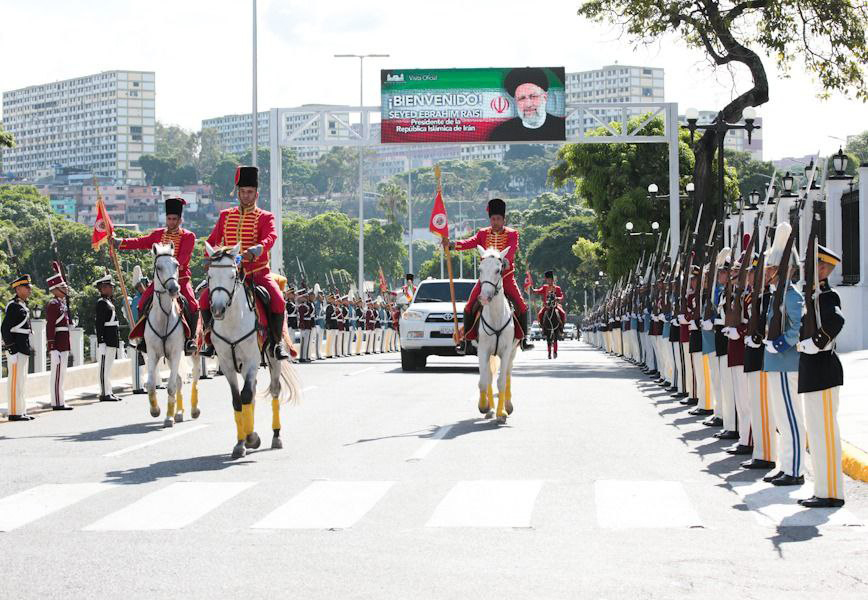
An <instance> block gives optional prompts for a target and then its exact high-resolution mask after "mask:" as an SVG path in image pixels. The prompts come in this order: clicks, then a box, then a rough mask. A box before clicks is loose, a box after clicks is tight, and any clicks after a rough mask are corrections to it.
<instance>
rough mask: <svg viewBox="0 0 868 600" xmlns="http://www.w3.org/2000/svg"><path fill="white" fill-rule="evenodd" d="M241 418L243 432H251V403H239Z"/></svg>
mask: <svg viewBox="0 0 868 600" xmlns="http://www.w3.org/2000/svg"><path fill="white" fill-rule="evenodd" d="M241 420H242V423H243V425H244V434H245V435H247V434H248V433H253V403H252V402H251V403H250V404H242V405H241Z"/></svg>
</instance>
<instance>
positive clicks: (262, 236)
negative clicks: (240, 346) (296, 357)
mask: <svg viewBox="0 0 868 600" xmlns="http://www.w3.org/2000/svg"><path fill="white" fill-rule="evenodd" d="M235 189H236V190H237V194H238V202H239V206H234V207H232V208H227V209H226V210H224V211H222V212H221V213H220V217H219V218H218V219H217V224H216V225H215V226H214V230H213V231H212V232H211V235H209V236H208V243H209V244H210V245H211V246H214V247H218V246H228V247H232V246H234V245H236V244H241V268H242V270H243V272H244V277H245V279H246V280H247V281H248V282H251V281H252V282H253V283H254V284H256V285H259V286H262V287H264V288H265V289H266V290H268V295H269V298H270V302H269V305H268V306H267V307H266V308H268V312H269V314H268V329H269V333H270V337H271V342H272V345H273V347H274V356H275V358H277V359H278V360H287V359H289V354H288V353H287V352H286V350H285V349H284V347H283V323H284V319H285V317H286V301H285V300H284V299H283V294H282V293H281V291H280V288H279V287H278V285H277V282H276V281H275V280H274V278H272V277H271V269H270V267H269V258H270V253H271V248H272V246H274V242H275V241H277V229H276V228H275V224H274V214H272V213H270V212H268V211H267V210H262V209H261V208H259V207H258V206H256V200H257V198H259V169H257V168H256V167H238V169H237V170H236V171H235ZM199 307H200V308H201V310H202V318H203V324H204V325H205V326H206V327H208V328H209V329H210V326H211V310H210V308H211V298H210V296H209V294H208V289H207V288H206V289H205V290H204V292H203V293H202V296H201V297H200V298H199ZM205 352H207V353H208V354H207V355H211V354H213V353H214V351H213V349H212V348H211V347H210V345H209V346H208V347H206V348H205V349H204V350H203V353H205Z"/></svg>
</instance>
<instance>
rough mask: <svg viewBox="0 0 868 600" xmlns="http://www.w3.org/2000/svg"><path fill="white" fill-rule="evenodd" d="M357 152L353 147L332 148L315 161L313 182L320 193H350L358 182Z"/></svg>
mask: <svg viewBox="0 0 868 600" xmlns="http://www.w3.org/2000/svg"><path fill="white" fill-rule="evenodd" d="M358 169H359V152H358V150H357V149H355V148H349V147H343V146H338V147H335V148H332V149H331V150H329V151H328V152H326V153H325V154H323V155H322V156H320V157H319V159H317V161H316V172H315V173H314V175H313V184H314V186H316V190H317V191H318V192H319V193H320V194H329V195H331V194H333V193H336V192H342V193H345V194H349V193H352V192H354V191H355V190H356V185H357V182H358V176H359V175H358Z"/></svg>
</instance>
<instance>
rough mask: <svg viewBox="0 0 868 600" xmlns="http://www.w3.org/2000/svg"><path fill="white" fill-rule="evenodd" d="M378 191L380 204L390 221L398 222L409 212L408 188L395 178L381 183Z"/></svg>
mask: <svg viewBox="0 0 868 600" xmlns="http://www.w3.org/2000/svg"><path fill="white" fill-rule="evenodd" d="M377 193H378V194H379V197H378V201H377V203H378V206H379V208H380V210H382V211H383V212H384V213H385V214H386V218H387V219H388V220H389V222H390V223H397V222H398V221H399V220H400V219H401V217H403V216H404V215H406V214H407V190H406V189H404V188H403V187H402V186H400V185H399V184H398V183H396V182H395V181H394V180H392V181H384V182H382V183H380V185H378V186H377Z"/></svg>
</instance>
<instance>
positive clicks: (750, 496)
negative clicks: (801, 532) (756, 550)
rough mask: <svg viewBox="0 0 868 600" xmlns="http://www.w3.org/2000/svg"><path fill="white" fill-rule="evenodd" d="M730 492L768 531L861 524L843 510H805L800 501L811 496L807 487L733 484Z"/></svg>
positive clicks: (757, 483)
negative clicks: (732, 492) (778, 528)
mask: <svg viewBox="0 0 868 600" xmlns="http://www.w3.org/2000/svg"><path fill="white" fill-rule="evenodd" d="M730 485H732V489H733V491H734V492H735V493H736V494H738V496H739V497H740V498H741V499H742V501H743V502H744V503H745V504H746V505H747V507H748V508H749V509H751V512H752V513H753V516H754V520H756V522H757V523H758V524H759V525H766V526H772V527H820V526H823V525H825V526H827V527H828V526H833V527H834V526H838V527H841V526H854V525H855V526H859V525H864V523H863V522H862V521H861V520H860V519H859V518H858V517H856V515H854V514H853V513H851V512H850V511H849V510H847V509H846V508H834V509H832V508H805V507H803V506H801V505H800V504H798V500H799V499H801V498H810V497H811V496H813V495H814V487H813V484H811V483H806V484H805V485H802V486H799V487H794V486H776V485H771V484H769V483H766V482H764V481H734V482H731V484H730Z"/></svg>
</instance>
